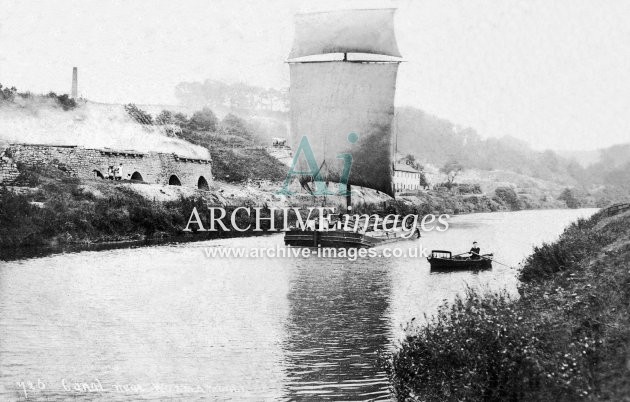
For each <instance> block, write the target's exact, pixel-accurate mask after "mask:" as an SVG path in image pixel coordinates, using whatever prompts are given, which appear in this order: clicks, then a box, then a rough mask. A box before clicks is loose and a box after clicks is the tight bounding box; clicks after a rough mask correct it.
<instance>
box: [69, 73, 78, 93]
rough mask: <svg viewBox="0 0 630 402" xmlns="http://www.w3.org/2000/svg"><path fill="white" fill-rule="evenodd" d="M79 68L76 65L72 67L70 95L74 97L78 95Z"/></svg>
mask: <svg viewBox="0 0 630 402" xmlns="http://www.w3.org/2000/svg"><path fill="white" fill-rule="evenodd" d="M77 75H78V69H77V68H76V67H72V92H71V93H70V97H71V98H72V99H76V98H77V97H78V94H77V93H78V86H79V84H78V82H77V81H78V78H77Z"/></svg>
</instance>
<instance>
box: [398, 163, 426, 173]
mask: <svg viewBox="0 0 630 402" xmlns="http://www.w3.org/2000/svg"><path fill="white" fill-rule="evenodd" d="M394 170H395V171H399V172H409V173H420V172H419V171H418V170H417V169H414V168H413V167H411V166H409V165H406V164H404V163H397V164H396V165H394Z"/></svg>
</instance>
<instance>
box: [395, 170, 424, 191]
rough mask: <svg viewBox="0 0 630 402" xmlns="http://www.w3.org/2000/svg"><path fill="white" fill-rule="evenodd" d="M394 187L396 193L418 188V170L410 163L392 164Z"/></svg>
mask: <svg viewBox="0 0 630 402" xmlns="http://www.w3.org/2000/svg"><path fill="white" fill-rule="evenodd" d="M394 189H395V190H396V192H397V193H401V192H405V191H416V190H419V189H420V172H419V171H418V170H416V169H414V168H413V167H412V166H410V165H406V164H404V163H396V164H395V165H394Z"/></svg>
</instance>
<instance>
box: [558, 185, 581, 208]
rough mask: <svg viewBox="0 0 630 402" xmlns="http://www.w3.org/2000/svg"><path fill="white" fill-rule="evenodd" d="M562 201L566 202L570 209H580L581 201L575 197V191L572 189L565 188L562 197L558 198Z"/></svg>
mask: <svg viewBox="0 0 630 402" xmlns="http://www.w3.org/2000/svg"><path fill="white" fill-rule="evenodd" d="M558 199H559V200H560V201H564V202H565V203H566V204H567V207H569V208H579V207H580V201H579V200H578V199H577V197H576V196H575V191H573V190H572V189H570V188H565V189H564V190H563V191H562V193H561V194H560V196H559V197H558Z"/></svg>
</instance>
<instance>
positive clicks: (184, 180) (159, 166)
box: [0, 144, 212, 190]
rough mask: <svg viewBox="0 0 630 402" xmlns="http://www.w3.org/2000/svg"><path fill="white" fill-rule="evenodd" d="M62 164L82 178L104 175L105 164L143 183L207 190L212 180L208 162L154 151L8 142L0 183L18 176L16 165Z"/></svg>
mask: <svg viewBox="0 0 630 402" xmlns="http://www.w3.org/2000/svg"><path fill="white" fill-rule="evenodd" d="M18 163H23V164H25V165H30V166H37V165H42V164H48V163H58V164H60V165H63V166H64V167H65V169H66V171H67V173H68V174H69V175H71V176H74V177H79V178H82V179H93V178H104V176H106V175H107V168H108V167H109V166H118V165H119V164H121V163H122V165H123V179H128V180H136V181H144V182H147V183H155V184H163V185H178V186H180V185H181V186H187V187H196V188H199V189H202V190H207V189H208V185H209V183H211V182H212V169H211V161H210V160H208V159H193V158H185V157H181V156H178V155H176V154H166V153H158V152H147V153H144V152H137V151H121V150H114V149H109V148H104V149H91V148H83V147H79V146H65V145H43V144H11V145H8V146H6V147H5V148H4V149H0V184H5V185H7V184H11V183H12V182H13V181H14V180H15V179H16V178H17V176H18V175H19V171H18V169H17V164H18Z"/></svg>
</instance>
